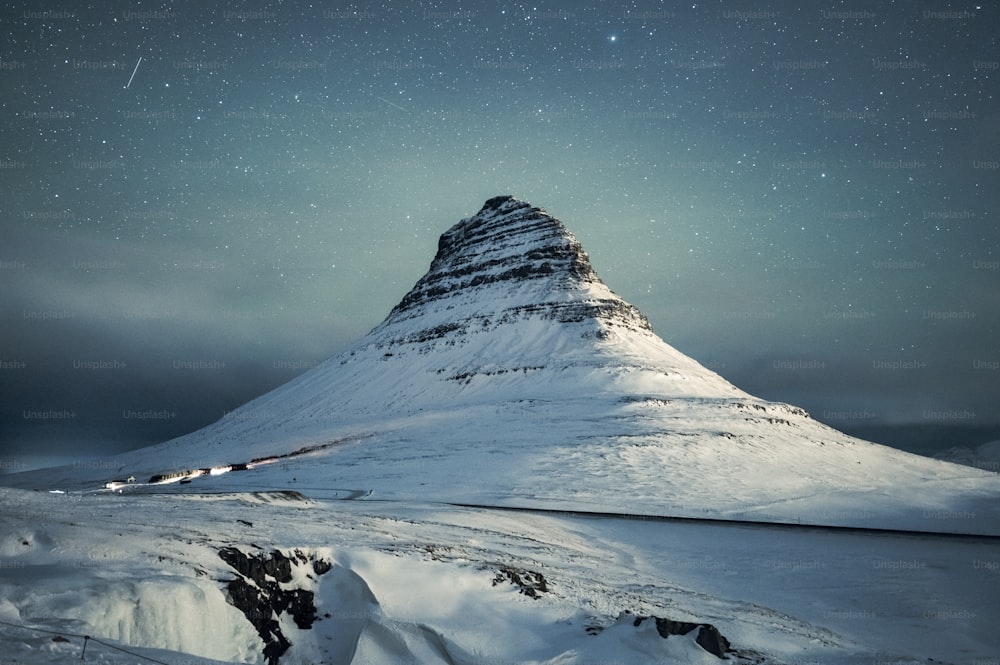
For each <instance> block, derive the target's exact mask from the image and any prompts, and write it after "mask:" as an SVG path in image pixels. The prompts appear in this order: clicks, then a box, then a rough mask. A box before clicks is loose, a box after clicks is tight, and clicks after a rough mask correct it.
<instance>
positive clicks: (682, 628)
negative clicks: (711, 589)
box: [632, 616, 730, 658]
mask: <svg viewBox="0 0 1000 665" xmlns="http://www.w3.org/2000/svg"><path fill="white" fill-rule="evenodd" d="M646 620H652V621H655V622H656V632H658V633H659V634H660V637H662V638H663V639H667V638H668V637H670V636H671V635H687V634H688V633H690V632H691V631H692V630H695V629H698V635H697V636H696V637H695V642H696V643H697V644H698V646H700V647H701V648H702V649H704V650H705V651H707V652H709V653H710V654H712V655H714V656H718V657H719V658H725V657H726V653H727V652H728V651H729V646H730V645H729V640H727V639H726V638H725V637H724V636H723V635H722V634H721V633H720V632H719V629H718V628H716V627H715V626H713V625H712V624H710V623H691V622H689V621H674V620H673V619H664V618H661V617H654V616H650V617H644V616H636V617H635V618H634V619H633V620H632V625H634V626H641V625H642V622H643V621H646Z"/></svg>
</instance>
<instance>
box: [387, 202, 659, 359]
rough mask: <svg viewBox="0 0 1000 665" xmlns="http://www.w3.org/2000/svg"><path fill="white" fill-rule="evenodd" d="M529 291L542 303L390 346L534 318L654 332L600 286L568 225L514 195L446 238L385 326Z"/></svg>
mask: <svg viewBox="0 0 1000 665" xmlns="http://www.w3.org/2000/svg"><path fill="white" fill-rule="evenodd" d="M527 285H530V287H531V290H532V291H533V293H534V294H535V297H536V298H537V300H536V301H534V302H528V303H525V302H521V303H516V304H515V303H511V304H510V306H508V307H503V308H499V309H497V310H496V311H492V312H489V313H488V314H487V315H484V316H473V317H468V318H464V319H458V320H451V321H449V323H448V325H436V326H433V327H427V328H423V329H419V330H416V331H414V330H413V329H409V330H408V334H407V335H405V336H399V337H395V338H393V339H392V342H391V343H413V342H426V341H429V340H432V339H437V338H441V337H445V336H448V335H454V334H462V333H464V332H468V331H470V330H475V331H480V330H483V329H495V328H496V327H497V326H499V325H503V324H504V323H510V322H514V321H519V320H525V319H529V318H539V319H543V320H551V321H556V322H559V323H580V322H584V321H587V320H599V321H602V322H603V323H604V324H605V325H609V326H620V327H626V328H629V329H641V330H647V331H650V330H651V328H650V325H649V321H648V320H647V319H646V317H645V316H643V314H642V313H641V312H640V311H639V310H638V309H636V308H635V307H633V306H632V305H630V304H628V303H627V302H625V301H624V300H622V299H621V298H619V297H618V296H617V295H615V294H614V293H612V292H611V291H610V290H609V289H607V287H606V286H605V285H604V284H603V282H601V280H600V278H599V277H598V276H597V273H596V272H594V269H593V268H592V267H591V265H590V258H589V257H588V256H587V253H586V252H585V251H584V250H583V247H582V246H581V245H580V243H579V242H578V241H577V240H576V238H575V237H573V234H572V233H570V232H569V230H568V229H567V228H566V227H565V226H564V225H563V224H562V222H560V221H559V220H557V219H555V218H554V217H552V216H551V215H549V214H548V213H546V212H545V211H544V210H542V209H541V208H536V207H534V206H532V205H530V204H528V203H525V202H523V201H518V200H517V199H515V198H514V197H512V196H497V197H494V198H492V199H489V200H488V201H486V203H485V204H484V205H483V207H482V209H481V210H480V211H479V212H478V213H476V214H475V215H473V216H472V217H468V218H466V219H463V220H462V221H460V222H459V223H458V224H456V225H455V226H453V227H452V228H451V229H449V230H448V231H446V232H445V233H444V234H442V235H441V237H440V239H439V241H438V250H437V254H436V255H435V257H434V260H433V261H432V262H431V267H430V270H429V271H428V272H427V274H425V275H424V276H423V277H422V278H421V279H420V280H419V281H418V282H417V283H416V284H415V285H414V287H413V288H412V289H411V290H410V292H409V293H407V294H406V295H405V296H404V297H403V299H402V300H401V301H400V302H399V304H398V305H396V307H395V308H393V310H392V312H391V313H390V314H389V316H388V318H387V319H386V320H385V322H384V323H383V324H382V327H386V326H390V325H394V324H398V323H401V322H403V321H407V320H408V319H411V318H414V317H420V316H422V315H425V314H427V312H428V311H429V310H436V309H451V308H453V307H455V306H457V305H460V304H462V303H468V302H474V301H478V302H480V303H485V302H490V301H491V300H496V297H495V296H496V294H498V293H499V294H500V298H499V300H500V301H502V300H503V299H504V294H505V293H507V294H509V293H510V292H512V291H515V290H517V289H519V288H520V287H522V286H527ZM592 286H599V287H600V288H599V289H596V290H595V289H590V288H589V287H592ZM490 294H493V295H492V296H491V295H490ZM567 295H569V297H567Z"/></svg>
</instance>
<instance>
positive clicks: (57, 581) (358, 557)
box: [0, 196, 1000, 665]
mask: <svg viewBox="0 0 1000 665" xmlns="http://www.w3.org/2000/svg"><path fill="white" fill-rule="evenodd" d="M0 482H2V483H3V484H4V485H9V486H11V487H0V643H2V644H3V645H4V655H6V656H7V658H8V659H12V660H11V661H10V662H15V663H23V664H24V665H43V664H44V665H49V664H52V663H64V662H68V661H70V660H72V661H78V660H88V661H90V662H98V663H105V664H107V665H118V664H121V665H124V664H125V663H129V664H134V663H137V662H157V663H181V662H183V663H189V664H190V665H213V664H215V663H220V662H228V663H233V662H235V663H253V664H260V665H264V664H267V665H315V664H316V663H336V664H338V665H339V664H344V665H347V664H350V665H355V664H368V663H371V664H377V665H383V664H384V663H427V664H437V663H440V664H451V665H480V664H481V663H512V662H517V663H536V664H538V665H582V664H583V663H594V662H608V663H610V662H627V663H636V664H640V665H645V664H649V665H652V664H653V663H656V664H660V663H686V664H690V663H702V664H717V663H720V662H727V663H733V664H734V665H751V664H752V665H791V664H793V663H817V662H822V663H834V664H842V665H870V664H871V663H890V662H892V663H904V662H905V663H930V662H934V663H945V664H951V665H957V664H958V663H969V662H974V663H975V662H979V663H986V662H993V661H994V660H995V654H996V653H998V652H1000V651H998V649H1000V642H998V640H997V636H996V625H997V622H998V621H1000V605H998V604H997V603H996V602H995V595H996V594H995V593H994V589H995V588H997V586H996V585H997V584H1000V562H998V561H997V556H996V551H997V550H996V543H997V540H998V539H997V536H996V534H998V533H1000V517H998V513H997V511H998V506H1000V501H997V499H998V498H1000V476H998V475H997V474H995V473H990V472H988V471H985V470H981V469H974V468H970V467H965V466H958V465H954V464H950V463H948V462H943V461H938V460H932V459H928V458H922V457H918V456H914V455H910V454H907V453H902V452H899V451H896V450H893V449H890V448H886V447H884V446H878V445H875V444H872V443H868V442H865V441H860V440H857V439H853V438H851V437H848V436H846V435H844V434H842V433H840V432H837V431H835V430H832V429H830V428H828V427H825V426H823V425H822V424H820V423H817V422H816V421H814V420H812V419H811V418H810V417H809V416H808V415H807V414H806V413H805V412H803V411H802V410H801V409H798V408H796V407H793V406H789V405H786V404H778V403H773V402H768V401H764V400H761V399H757V398H755V397H752V396H750V395H748V394H746V393H744V392H742V391H741V390H739V389H737V388H735V387H734V386H732V385H730V384H729V383H728V382H726V381H725V380H724V379H723V378H722V377H720V376H718V375H717V374H715V373H713V372H711V371H709V370H707V369H705V368H704V367H702V366H701V365H699V364H698V363H697V362H695V361H694V360H692V359H690V358H688V357H686V356H684V355H683V354H681V353H679V352H678V351H676V350H675V349H673V348H671V347H670V346H669V345H667V344H666V343H665V342H664V341H663V340H661V339H660V338H659V337H658V336H657V335H656V334H654V333H653V331H652V330H651V328H650V325H649V323H648V321H647V320H646V319H645V317H643V315H642V314H641V313H640V312H639V311H638V310H636V309H635V308H634V307H633V306H631V305H629V304H628V303H626V302H625V301H624V300H622V299H621V298H619V297H618V296H617V295H615V294H614V293H613V292H611V291H610V290H609V289H608V288H607V287H606V286H605V285H604V284H603V283H602V282H601V281H600V280H599V279H598V277H597V275H596V274H595V273H594V271H593V270H592V268H591V267H590V264H589V261H588V259H587V255H586V254H585V253H584V252H583V250H582V248H581V247H580V245H579V243H578V242H577V241H576V240H575V239H574V238H573V236H572V235H571V234H570V233H569V232H568V231H567V230H566V228H565V227H564V226H563V225H562V224H561V223H560V222H558V221H557V220H555V219H553V218H552V217H551V216H549V215H547V214H546V213H544V212H543V211H541V210H539V209H537V208H534V207H532V206H530V205H528V204H526V203H523V202H520V201H517V200H515V199H513V198H511V197H507V196H505V197H498V198H494V199H490V200H489V201H487V202H486V204H485V206H484V207H483V208H482V210H480V211H479V212H478V213H477V214H476V215H474V216H472V217H469V218H468V219H465V220H462V221H461V222H459V223H458V224H457V225H455V226H454V227H452V228H451V229H450V230H449V231H447V232H446V233H445V234H444V235H443V236H442V237H441V243H440V247H439V250H438V253H437V256H436V257H435V258H434V261H433V263H432V265H431V268H430V270H429V271H428V273H427V274H426V275H425V276H424V277H423V278H421V279H420V280H419V281H418V282H417V284H416V285H415V286H414V288H413V289H412V290H411V291H410V292H409V293H408V294H407V295H406V296H405V297H404V298H403V300H402V301H401V302H400V303H399V305H397V306H396V307H395V308H394V309H393V310H392V312H391V313H390V314H389V316H388V317H387V318H386V320H385V321H383V322H382V323H381V324H380V325H379V326H377V327H376V328H375V329H374V330H372V331H371V332H370V333H369V334H368V335H366V336H365V337H364V338H362V339H361V340H359V341H358V342H357V343H356V344H354V345H353V346H352V347H351V348H349V349H348V350H347V351H345V352H344V353H342V354H341V355H339V356H337V357H335V358H331V359H330V360H328V361H326V362H325V363H323V364H322V365H320V366H318V367H316V368H315V369H313V370H311V371H309V372H306V373H304V374H302V375H300V376H299V377H297V378H296V379H295V380H293V381H291V382H289V383H288V384H286V385H284V386H281V387H279V388H278V389H276V390H274V391H272V392H270V393H267V394H265V395H262V396H261V397H259V398H257V399H255V400H253V401H251V402H249V403H248V404H246V405H244V406H243V407H241V408H239V409H236V410H235V411H233V412H232V413H230V414H227V415H226V416H225V417H224V418H222V419H221V420H219V421H218V422H216V423H214V424H212V425H211V426H209V427H206V428H203V429H201V430H198V431H196V432H192V433H191V434H188V435H186V436H183V437H180V438H177V439H174V440H172V441H167V442H164V443H162V444H159V445H156V446H152V447H149V448H146V449H142V450H137V451H133V452H131V453H128V454H123V455H120V456H118V457H115V458H111V459H107V460H101V461H99V462H96V463H94V462H88V463H87V464H80V465H73V466H68V467H61V468H56V469H43V470H38V471H33V472H28V473H23V474H16V475H8V476H2V477H0ZM16 488H31V489H46V490H50V491H49V492H37V491H23V490H22V489H16ZM474 504H478V505H474ZM546 509H556V510H546ZM580 513H582V514H580ZM595 513H606V514H603V515H597V514H595ZM648 516H687V517H709V518H722V519H720V520H718V521H715V522H710V521H705V520H674V519H645V517H648ZM637 517H638V518H640V519H636V518H637ZM741 521H742V522H745V521H756V522H758V523H756V524H746V523H741ZM761 522H763V523H761ZM766 522H785V523H792V524H795V523H806V524H811V525H816V524H828V525H856V526H862V527H884V528H888V529H897V530H898V529H913V530H915V531H918V530H923V531H924V533H919V532H909V533H889V532H886V531H880V532H874V533H873V532H871V531H868V530H864V529H854V530H846V531H845V530H843V529H822V528H815V527H808V528H802V527H800V526H792V525H789V524H784V525H776V524H767V523H766ZM927 532H939V533H927ZM940 532H952V533H950V534H944V533H940ZM956 533H957V534H973V535H956ZM984 534H994V535H993V536H989V535H984ZM4 662H7V661H6V660H5V661H4Z"/></svg>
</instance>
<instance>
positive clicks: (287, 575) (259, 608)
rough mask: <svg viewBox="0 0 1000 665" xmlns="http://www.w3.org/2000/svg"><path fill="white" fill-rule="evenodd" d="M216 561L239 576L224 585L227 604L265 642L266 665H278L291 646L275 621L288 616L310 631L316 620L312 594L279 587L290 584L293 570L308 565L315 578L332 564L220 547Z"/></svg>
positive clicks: (297, 554)
mask: <svg viewBox="0 0 1000 665" xmlns="http://www.w3.org/2000/svg"><path fill="white" fill-rule="evenodd" d="M219 558H221V559H222V560H223V561H225V562H226V563H227V564H229V566H230V567H231V568H232V569H233V570H234V571H236V574H237V575H238V577H236V578H234V579H232V580H230V581H229V582H228V583H227V585H226V591H227V592H228V596H229V602H230V603H231V604H232V605H233V606H234V607H236V608H237V609H239V610H240V611H241V612H243V616H245V617H246V618H247V620H248V621H249V622H250V623H251V625H253V627H254V629H256V631H257V634H258V635H260V638H261V640H263V641H264V649H263V654H264V659H265V660H266V661H267V663H268V665H278V662H279V660H280V658H281V656H282V654H284V653H285V652H286V651H288V649H289V647H291V646H292V643H291V642H289V641H288V638H287V637H285V635H284V633H282V631H281V625H280V623H279V622H278V617H280V616H281V615H282V614H287V615H289V616H290V617H291V618H292V620H293V621H294V622H295V625H296V626H298V627H299V628H300V629H303V630H306V629H309V628H312V625H313V623H314V622H315V621H316V619H317V617H316V604H315V602H314V601H315V597H314V594H313V592H312V591H310V590H309V589H283V588H282V587H281V585H282V584H286V583H288V582H291V581H292V566H300V565H306V564H310V565H311V568H312V571H313V572H314V573H315V574H316V575H323V574H324V573H327V572H329V571H330V570H331V569H332V568H333V564H331V563H330V562H329V561H325V560H323V559H314V558H310V557H308V556H306V555H305V554H303V553H302V552H301V551H299V550H295V551H294V552H293V553H292V554H291V555H290V556H288V555H286V554H284V553H282V552H280V551H278V550H274V551H272V552H271V553H270V554H246V553H244V552H242V551H240V550H239V549H237V548H235V547H223V548H222V549H221V550H219ZM251 582H252V584H251Z"/></svg>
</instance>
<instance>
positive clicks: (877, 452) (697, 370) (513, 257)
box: [4, 196, 1000, 533]
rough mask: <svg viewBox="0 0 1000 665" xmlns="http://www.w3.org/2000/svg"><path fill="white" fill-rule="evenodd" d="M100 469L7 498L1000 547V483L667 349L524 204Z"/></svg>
mask: <svg viewBox="0 0 1000 665" xmlns="http://www.w3.org/2000/svg"><path fill="white" fill-rule="evenodd" d="M91 466H93V467H95V468H92V469H79V468H63V469H61V470H44V471H39V472H31V473H28V474H20V476H8V477H6V478H5V479H4V483H5V484H14V485H17V486H22V487H24V486H27V487H35V488H37V487H45V488H53V487H59V488H70V489H74V488H75V489H80V488H84V487H100V486H102V485H103V484H104V483H106V482H109V481H115V480H122V479H125V478H127V477H129V476H132V477H134V478H136V479H137V481H138V482H137V483H126V484H124V485H123V486H121V487H119V486H118V485H112V486H113V487H117V488H119V489H130V490H132V491H140V490H141V489H143V488H144V486H146V485H148V483H146V482H145V481H149V480H154V481H155V482H156V484H157V489H158V490H160V489H162V487H160V486H159V483H161V482H163V481H167V480H180V479H184V480H192V479H194V478H197V480H195V481H194V483H195V484H196V485H197V486H198V487H199V488H202V489H204V488H205V487H206V486H208V484H212V486H213V487H217V488H220V489H221V488H229V487H244V488H245V487H252V488H273V487H276V486H280V487H287V486H289V485H292V486H295V487H297V488H309V489H310V490H313V491H316V490H327V491H332V490H333V489H334V488H349V489H352V490H357V491H359V492H373V493H374V494H375V495H376V496H381V497H394V498H408V499H415V500H434V501H453V502H464V503H482V504H490V505H511V506H514V505H516V506H533V507H556V508H572V509H579V510H590V511H598V512H622V513H641V514H655V515H661V514H662V515H678V516H695V517H704V516H709V517H726V518H735V519H747V520H762V521H782V522H808V523H819V524H835V525H859V526H877V527H891V528H912V529H926V530H932V531H959V532H968V531H976V532H990V533H996V532H998V531H1000V526H998V525H1000V503H998V502H997V501H996V498H997V497H1000V481H998V476H997V474H994V473H989V472H986V471H981V470H977V469H970V468H966V467H960V466H956V465H952V464H948V463H944V462H940V461H936V460H931V459H927V458H923V457H919V456H915V455H911V454H907V453H903V452H900V451H897V450H894V449H890V448H887V447H884V446H879V445H876V444H872V443H868V442H865V441H861V440H858V439H854V438H851V437H849V436H847V435H845V434H842V433H840V432H838V431H836V430H833V429H831V428H829V427H827V426H825V425H822V424H820V423H818V422H816V421H814V420H813V419H812V418H810V417H809V415H808V414H806V413H805V412H804V411H803V410H802V409H799V408H796V407H794V406H789V405H786V404H780V403H774V402H768V401H765V400H761V399H758V398H755V397H753V396H751V395H748V394H747V393H745V392H743V391H741V390H739V389H738V388H736V387H734V386H733V385H731V384H730V383H728V382H727V381H726V380H725V379H723V378H722V377H720V376H719V375H718V374H716V373H714V372H712V371H710V370H708V369H706V368H705V367H703V366H701V365H699V364H698V363H697V362H695V361H694V360H692V359H691V358H688V357H687V356H685V355H683V354H682V353H680V352H678V351H677V350H675V349H674V348H672V347H671V346H669V345H668V344H666V343H665V342H664V341H663V340H662V339H661V338H660V337H658V336H657V335H656V334H655V333H654V332H653V330H652V328H651V327H650V324H649V322H648V321H647V320H646V318H645V317H644V316H643V315H642V313H641V312H639V311H638V310H637V309H636V308H635V307H633V306H632V305H630V304H629V303H627V302H625V301H624V300H623V299H622V298H620V297H619V296H617V295H616V294H615V293H613V292H612V291H611V290H610V289H609V288H608V287H607V286H606V285H605V284H604V283H603V282H602V281H601V280H600V278H599V277H598V276H597V274H596V273H595V272H594V270H593V269H592V267H591V265H590V262H589V259H588V257H587V254H586V253H585V252H584V251H583V248H582V247H581V246H580V244H579V242H577V240H576V239H575V238H574V237H573V235H572V234H571V233H570V232H569V231H568V230H567V229H566V227H565V226H564V225H563V224H562V223H561V222H559V221H558V220H556V219H554V218H553V217H552V216H550V215H548V214H547V213H546V212H544V211H543V210H541V209H539V208H536V207H533V206H531V205H529V204H528V203H525V202H523V201H519V200H517V199H515V198H513V197H511V196H499V197H496V198H492V199H490V200H488V201H486V203H485V204H484V205H483V207H482V209H481V210H480V211H479V212H478V213H476V214H475V215H473V216H471V217H469V218H466V219H463V220H461V221H460V222H459V223H458V224H456V225H454V226H453V227H452V228H450V229H449V230H448V231H446V232H445V233H444V234H443V235H442V236H441V238H440V242H439V246H438V251H437V255H436V256H435V257H434V260H433V262H432V263H431V266H430V269H429V271H428V272H427V274H425V275H424V276H423V277H422V278H421V279H420V280H419V281H418V282H417V283H416V285H415V286H414V287H413V289H411V290H410V292H409V293H407V294H406V295H405V296H404V297H403V299H402V301H401V302H400V303H399V304H398V305H397V306H396V307H395V308H394V309H393V310H392V311H391V312H390V314H389V315H388V317H387V318H386V319H385V321H383V322H382V323H381V324H380V325H378V326H377V327H376V328H374V329H373V330H372V331H371V332H370V333H369V334H368V335H366V336H365V337H363V338H362V339H361V340H359V341H358V342H357V343H356V344H354V345H353V346H352V347H351V348H349V349H348V350H347V351H345V352H344V353H342V354H341V355H339V356H337V357H334V358H331V359H329V360H327V361H326V362H324V363H323V364H321V365H320V366H318V367H316V368H314V369H312V370H311V371H308V372H306V373H304V374H302V375H300V376H299V377H297V378H296V379H294V380H292V381H290V382H289V383H287V384H285V385H284V386H281V387H279V388H277V389H276V390H274V391H272V392H270V393H267V394H265V395H263V396H261V397H259V398H257V399H255V400H253V401H251V402H249V403H247V404H246V405H244V406H242V407H240V408H238V409H236V410H234V411H232V412H231V413H229V414H227V415H226V416H225V417H223V418H222V419H220V420H219V421H218V422H216V423H214V424H212V425H210V426H208V427H205V428H203V429H201V430H198V431H196V432H193V433H191V434H188V435H186V436H182V437H180V438H177V439H174V440H172V441H168V442H165V443H163V444H159V445H157V446H152V447H150V448H146V449H143V450H139V451H135V452H132V453H128V454H123V455H119V456H118V457H116V458H115V459H114V460H109V461H108V464H101V465H91ZM210 469H214V475H211V476H210V474H209V473H207V472H208V470H210ZM232 469H235V470H237V471H239V473H229V474H225V475H219V474H222V472H224V471H229V470H232ZM199 476H204V477H199ZM178 489H180V488H178ZM186 489H191V488H186Z"/></svg>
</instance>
